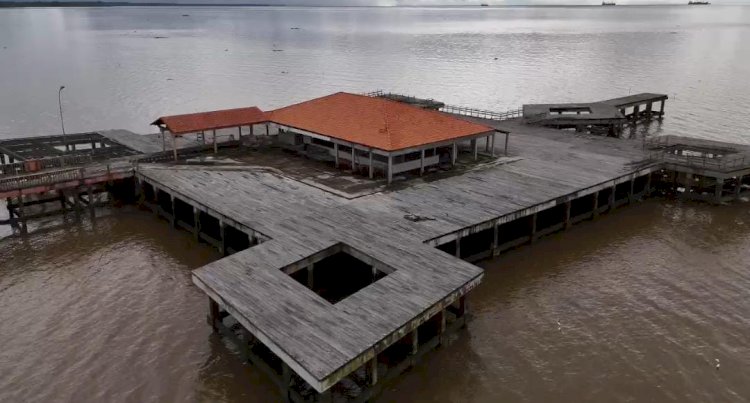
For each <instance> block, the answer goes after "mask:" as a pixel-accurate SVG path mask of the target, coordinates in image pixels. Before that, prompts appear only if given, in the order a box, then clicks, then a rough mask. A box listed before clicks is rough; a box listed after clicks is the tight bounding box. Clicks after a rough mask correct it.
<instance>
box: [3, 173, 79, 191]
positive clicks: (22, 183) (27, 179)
mask: <svg viewBox="0 0 750 403" xmlns="http://www.w3.org/2000/svg"><path fill="white" fill-rule="evenodd" d="M83 175H84V173H83V168H79V169H75V168H71V169H65V170H58V171H47V172H39V173H33V174H26V175H21V176H15V177H5V178H0V192H6V191H9V190H17V189H26V188H30V187H35V186H45V185H50V184H53V183H59V182H66V181H74V180H79V179H81V178H82V177H83Z"/></svg>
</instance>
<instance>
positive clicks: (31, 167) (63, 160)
mask: <svg viewBox="0 0 750 403" xmlns="http://www.w3.org/2000/svg"><path fill="white" fill-rule="evenodd" d="M92 161H93V156H92V155H91V154H85V155H63V156H60V157H48V158H39V159H28V160H24V161H18V162H14V163H11V164H3V165H0V177H2V176H12V175H22V174H26V173H36V172H39V171H44V170H47V169H55V168H65V167H72V166H79V165H85V164H88V163H91V162H92Z"/></svg>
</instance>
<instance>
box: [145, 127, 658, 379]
mask: <svg viewBox="0 0 750 403" xmlns="http://www.w3.org/2000/svg"><path fill="white" fill-rule="evenodd" d="M498 125H499V124H498ZM502 128H503V129H505V130H510V131H511V132H512V133H513V134H512V135H511V141H510V153H511V154H512V155H514V156H518V157H519V158H518V159H516V160H514V161H513V162H509V163H507V164H504V165H498V166H494V167H489V168H484V169H478V170H475V171H469V172H466V173H464V174H462V175H458V176H453V177H448V178H445V179H440V180H436V181H432V182H415V183H413V184H411V185H410V186H407V187H405V188H402V189H398V190H392V191H386V192H381V193H376V194H372V195H369V196H363V197H360V198H357V199H354V200H347V199H344V198H341V197H338V196H336V195H334V194H331V193H329V192H326V191H323V190H320V189H317V188H315V187H312V186H309V185H306V184H303V183H301V182H299V181H296V180H294V179H292V178H289V177H286V176H284V175H281V174H280V173H277V172H274V171H272V170H268V169H258V168H239V169H237V168H225V167H217V168H205V167H203V168H196V167H170V168H165V167H150V166H145V167H141V168H140V173H139V174H140V175H142V176H143V177H144V178H146V179H147V180H148V181H149V182H151V183H153V184H155V185H156V186H157V187H160V188H163V189H168V191H169V192H170V193H173V194H174V195H175V196H176V197H179V198H181V199H184V200H186V201H188V202H191V203H195V204H199V205H201V206H206V207H208V208H210V209H211V210H212V211H216V212H220V213H221V214H223V215H225V216H227V217H231V218H232V219H233V220H235V221H237V222H238V223H241V224H242V225H243V226H246V227H248V228H252V229H253V230H256V231H259V232H262V233H264V234H266V235H267V236H268V237H269V238H272V239H271V240H269V241H267V242H264V243H263V244H261V245H258V246H256V247H253V248H251V249H248V250H246V251H243V252H240V253H238V254H235V255H233V256H230V257H228V258H225V259H222V260H219V261H217V262H214V263H211V264H209V265H207V266H204V267H203V268H200V269H198V270H196V271H195V272H194V281H195V282H196V284H198V285H199V286H200V287H201V288H203V289H204V290H205V291H206V292H207V293H209V295H212V296H214V297H216V298H217V299H218V300H219V301H220V302H221V303H222V304H224V305H226V306H227V308H228V309H230V310H231V311H232V313H233V314H234V315H235V316H236V317H237V319H238V320H240V322H242V323H243V325H245V326H246V327H247V328H248V329H251V331H253V332H254V333H255V334H256V335H260V336H261V337H262V339H263V341H264V343H266V344H267V345H268V346H269V347H270V348H271V349H272V350H273V351H274V352H275V353H276V354H277V355H279V356H280V357H282V359H284V360H285V362H287V363H288V364H289V365H290V366H292V368H293V369H294V370H295V371H296V372H297V373H298V374H300V375H301V376H303V378H305V379H306V380H308V382H310V383H311V385H313V386H314V387H316V388H318V390H322V389H324V388H325V385H327V384H330V382H333V381H335V380H336V379H337V378H336V377H340V376H341V375H342V372H341V371H342V368H344V367H345V366H346V365H347V364H350V363H352V362H360V361H361V360H362V359H363V357H367V354H372V350H373V348H375V346H377V345H378V344H379V343H381V342H383V341H384V340H387V338H388V337H389V336H390V335H393V334H395V333H397V332H398V331H399V330H400V329H403V328H404V326H412V325H416V323H414V320H415V318H418V317H419V316H420V315H421V314H422V313H424V312H426V311H427V310H429V309H430V308H431V307H433V306H435V305H436V304H440V303H441V302H445V301H446V300H447V298H449V297H450V296H451V295H452V293H455V292H457V291H458V290H461V289H462V287H465V286H467V285H469V284H472V283H475V282H477V281H478V280H479V279H480V278H481V273H482V271H481V269H479V268H477V267H475V266H473V265H470V264H468V263H465V262H463V261H461V260H459V259H456V258H454V257H451V256H449V255H447V254H445V253H443V252H441V251H439V250H437V249H435V248H433V247H430V246H427V245H425V244H424V242H426V241H428V240H430V239H433V238H435V237H440V236H443V235H445V234H449V233H451V232H454V231H458V230H461V229H464V228H469V227H471V226H474V225H477V224H480V223H482V222H485V221H489V220H493V219H497V218H500V217H503V216H507V215H510V214H514V213H517V212H519V211H521V210H524V209H528V208H531V207H533V206H537V205H545V203H547V204H549V203H550V201H553V202H554V201H555V200H556V199H558V198H560V197H564V196H566V195H569V194H574V193H576V192H581V191H582V190H584V189H589V188H593V187H595V186H597V185H601V184H606V183H609V182H612V181H613V180H614V179H615V178H620V177H624V176H627V175H629V174H631V173H633V172H634V171H635V168H634V166H636V165H639V164H640V165H642V162H643V160H644V158H645V156H646V153H645V152H644V151H643V150H641V149H640V145H639V144H637V143H633V142H625V141H622V140H616V139H607V138H601V137H595V136H585V135H583V136H582V135H575V136H573V135H571V134H570V133H562V132H559V131H554V130H548V129H543V128H536V127H534V128H530V127H526V126H523V125H520V124H518V123H516V122H512V121H511V122H504V123H503V124H502ZM410 214H416V215H419V216H423V217H425V218H427V220H424V221H419V222H413V221H411V220H409V219H407V218H406V217H405V216H406V215H410ZM339 242H341V243H345V244H347V245H349V246H351V247H354V248H356V249H357V250H359V251H361V252H362V253H365V254H367V255H368V256H370V257H371V258H373V259H376V260H378V261H379V262H382V263H383V264H385V265H388V266H389V267H391V268H392V269H394V270H395V271H394V272H393V273H391V274H390V275H388V276H386V277H385V278H383V279H381V280H380V281H378V282H376V283H374V284H371V285H370V286H368V287H366V288H365V289H363V290H361V291H360V292H358V293H355V294H354V295H352V296H350V297H348V298H346V299H345V300H343V301H341V302H339V303H337V304H335V305H332V304H329V303H328V302H326V301H325V300H323V299H322V298H320V297H319V296H318V295H316V294H315V293H314V292H312V291H310V290H309V289H307V288H306V287H304V286H302V285H300V284H299V283H297V282H296V281H294V280H293V279H292V278H290V277H289V276H288V275H286V274H285V273H284V272H283V271H282V270H281V269H282V268H283V267H285V266H287V265H290V264H293V263H295V262H297V261H300V260H302V259H305V258H307V257H308V256H311V255H313V254H315V253H317V252H319V251H321V250H324V249H326V248H328V247H330V246H332V245H334V244H336V243H339ZM358 360H360V361H358ZM343 375H345V374H343Z"/></svg>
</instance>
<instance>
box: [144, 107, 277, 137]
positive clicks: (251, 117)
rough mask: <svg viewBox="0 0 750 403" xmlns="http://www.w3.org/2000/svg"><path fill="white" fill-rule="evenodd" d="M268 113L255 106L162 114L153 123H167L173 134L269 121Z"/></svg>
mask: <svg viewBox="0 0 750 403" xmlns="http://www.w3.org/2000/svg"><path fill="white" fill-rule="evenodd" d="M267 121H268V117H267V116H266V114H265V113H264V112H263V111H261V110H260V109H258V108H257V107H255V106H251V107H249V108H236V109H224V110H220V111H211V112H198V113H188V114H185V115H172V116H162V117H160V118H159V119H156V121H154V123H151V124H152V125H161V124H163V125H165V126H167V130H169V131H170V132H171V133H172V134H185V133H195V132H200V131H205V130H216V129H225V128H227V127H238V126H247V125H251V124H256V123H263V122H267Z"/></svg>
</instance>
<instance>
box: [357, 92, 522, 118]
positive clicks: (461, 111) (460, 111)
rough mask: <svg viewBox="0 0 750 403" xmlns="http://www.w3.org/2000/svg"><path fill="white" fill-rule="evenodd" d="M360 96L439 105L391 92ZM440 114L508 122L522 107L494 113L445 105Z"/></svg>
mask: <svg viewBox="0 0 750 403" xmlns="http://www.w3.org/2000/svg"><path fill="white" fill-rule="evenodd" d="M362 95H365V96H368V97H382V98H391V99H396V100H397V99H405V100H410V99H413V100H423V101H426V102H434V103H436V104H441V103H440V102H437V101H435V100H434V99H431V98H430V99H423V98H418V97H415V96H412V95H404V94H396V93H392V92H385V91H382V90H378V91H371V92H364V93H362ZM439 110H440V111H441V112H445V113H453V114H456V115H463V116H471V117H475V118H482V119H491V120H508V119H513V118H518V117H521V116H523V107H521V108H518V109H512V110H509V111H505V112H496V111H490V110H487V109H477V108H468V107H465V106H456V105H445V104H442V106H440V109H439Z"/></svg>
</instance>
